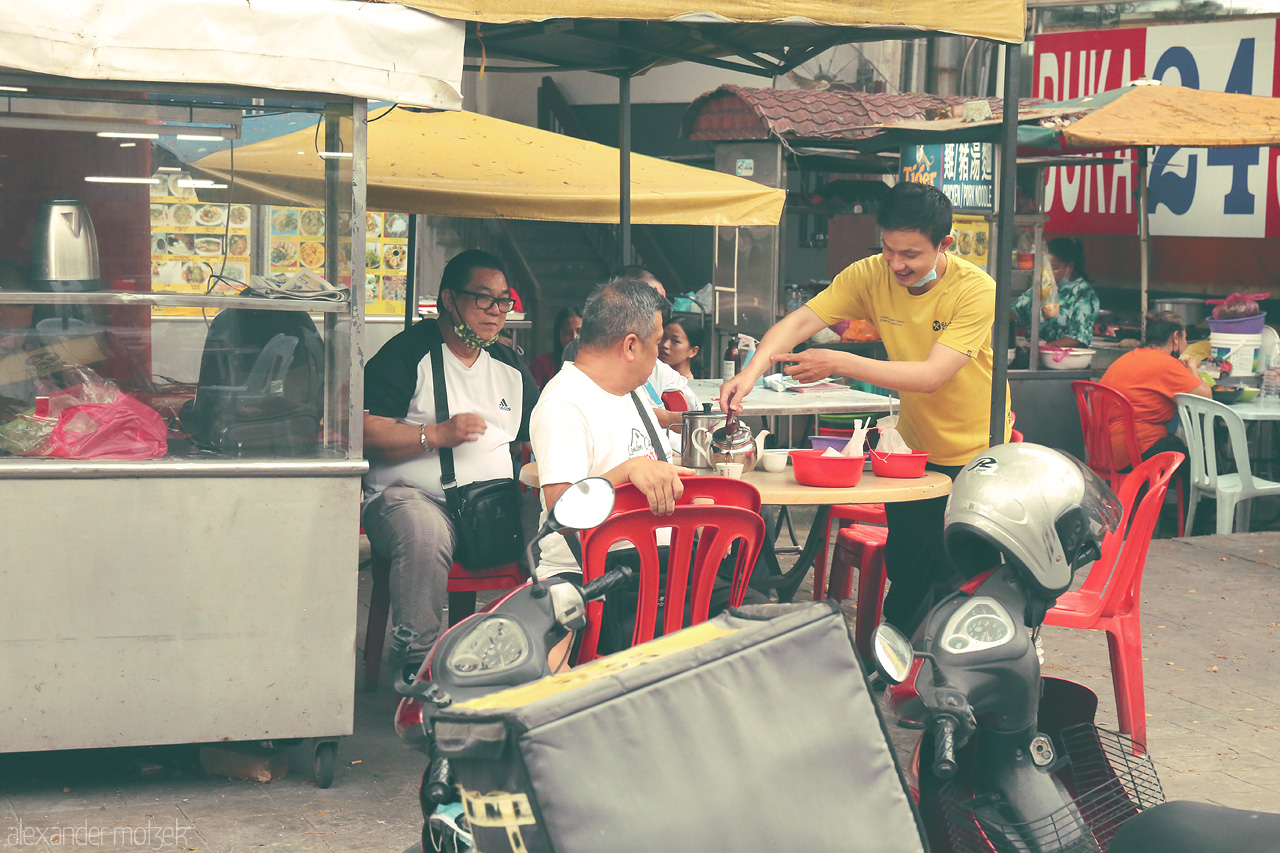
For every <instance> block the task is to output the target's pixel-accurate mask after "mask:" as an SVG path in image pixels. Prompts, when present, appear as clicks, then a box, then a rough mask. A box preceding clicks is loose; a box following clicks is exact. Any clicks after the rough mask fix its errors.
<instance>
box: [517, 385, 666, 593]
mask: <svg viewBox="0 0 1280 853" xmlns="http://www.w3.org/2000/svg"><path fill="white" fill-rule="evenodd" d="M637 394H639V392H638V391H637ZM640 398H641V399H640V402H641V406H640V409H639V410H637V408H636V404H635V402H634V401H633V400H632V398H631V395H630V394H624V395H622V396H618V395H616V394H610V393H609V392H608V391H606V390H604V389H603V388H601V387H600V386H599V385H597V384H596V383H595V382H594V381H593V380H592V379H591V377H589V376H587V374H585V373H583V372H582V371H581V370H579V369H578V367H577V365H575V364H572V363H569V364H566V365H564V367H562V368H560V372H559V373H557V374H556V375H555V376H554V377H553V378H552V379H551V381H550V382H548V383H547V385H546V387H545V388H543V389H542V395H541V396H540V397H539V399H538V405H537V406H535V407H534V409H533V416H532V417H531V418H530V421H529V437H530V440H531V441H532V442H533V456H534V459H535V460H537V463H538V479H539V481H541V482H542V483H546V484H551V483H576V482H577V481H578V480H581V479H584V478H586V477H598V476H600V475H601V474H604V473H605V472H607V471H610V470H612V469H614V468H616V467H618V466H619V465H621V464H622V463H623V462H626V461H627V460H628V459H631V458H634V457H636V456H647V457H649V458H651V459H657V458H659V456H658V454H657V452H655V450H654V447H653V442H652V440H651V439H650V437H649V430H648V429H646V428H645V421H648V422H649V424H650V426H652V427H653V432H654V433H655V434H656V435H657V436H658V441H659V442H660V443H661V445H662V452H663V456H664V457H665V458H666V459H668V460H669V459H670V458H671V448H670V447H669V445H668V444H667V438H666V432H665V431H664V430H663V429H661V428H660V427H659V426H658V422H657V419H656V417H655V415H654V413H653V410H652V409H651V408H650V407H649V406H647V405H644V403H645V400H644V395H643V394H640ZM641 411H643V412H644V416H643V417H644V419H645V420H641V414H640V412H641ZM546 517H547V509H546V506H545V503H544V506H543V508H542V516H541V520H543V521H545V520H546ZM564 570H570V571H580V570H581V569H580V567H579V566H578V562H577V560H575V559H574V558H573V552H571V551H570V550H569V546H568V545H566V544H565V542H564V537H562V536H560V535H559V534H554V533H553V534H551V535H550V536H548V537H547V538H546V539H544V540H542V559H541V560H540V561H539V563H538V572H539V574H543V573H546V574H554V573H556V572H559V571H564Z"/></svg>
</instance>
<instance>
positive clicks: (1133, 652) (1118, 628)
mask: <svg viewBox="0 0 1280 853" xmlns="http://www.w3.org/2000/svg"><path fill="white" fill-rule="evenodd" d="M1184 458H1185V457H1184V456H1183V454H1181V453H1177V452H1175V451H1172V450H1170V451H1166V452H1164V453H1160V454H1158V455H1156V456H1153V457H1151V458H1150V459H1148V460H1146V461H1145V462H1142V463H1140V464H1139V465H1138V467H1137V468H1135V469H1134V470H1133V472H1132V473H1130V474H1129V475H1128V476H1127V477H1125V479H1124V482H1123V483H1122V484H1121V485H1120V493H1119V497H1120V503H1121V505H1122V506H1123V507H1124V521H1123V522H1121V525H1120V529H1119V530H1117V531H1116V532H1114V533H1111V534H1108V536H1107V538H1106V539H1105V540H1104V541H1103V543H1102V556H1101V557H1100V558H1099V559H1098V561H1097V562H1096V563H1094V564H1093V567H1092V568H1091V569H1090V570H1089V575H1088V577H1086V578H1085V581H1084V584H1083V585H1082V586H1081V587H1080V588H1079V589H1078V590H1075V591H1074V592H1066V593H1063V594H1062V595H1061V596H1059V597H1058V601H1057V603H1056V604H1055V605H1054V606H1053V607H1052V608H1051V609H1050V610H1049V612H1048V613H1047V614H1045V619H1044V624H1046V625H1056V626H1059V627H1062V628H1088V629H1093V630H1098V631H1106V632H1107V648H1108V650H1109V651H1110V654H1111V683H1112V687H1113V689H1114V690H1115V694H1116V716H1117V717H1118V718H1119V720H1120V731H1122V732H1124V733H1125V734H1127V735H1129V736H1130V737H1131V738H1133V739H1134V740H1135V741H1137V742H1138V743H1140V744H1142V745H1143V748H1144V749H1145V747H1146V741H1147V713H1146V711H1147V706H1146V700H1145V698H1144V696H1143V692H1142V689H1143V688H1142V624H1141V619H1140V616H1139V612H1138V608H1139V604H1140V598H1139V595H1140V593H1141V587H1142V569H1143V567H1144V566H1145V565H1146V562H1147V548H1148V547H1149V546H1150V545H1151V534H1152V533H1153V532H1154V531H1155V527H1156V519H1157V518H1158V517H1159V516H1160V508H1161V507H1162V506H1163V505H1164V497H1165V493H1166V492H1167V491H1168V489H1169V478H1170V477H1171V476H1173V472H1174V470H1175V469H1177V467H1178V465H1180V464H1181V463H1182V461H1183V459H1184ZM1144 487H1145V494H1142V492H1143V490H1144ZM1140 494H1141V500H1139V495H1140Z"/></svg>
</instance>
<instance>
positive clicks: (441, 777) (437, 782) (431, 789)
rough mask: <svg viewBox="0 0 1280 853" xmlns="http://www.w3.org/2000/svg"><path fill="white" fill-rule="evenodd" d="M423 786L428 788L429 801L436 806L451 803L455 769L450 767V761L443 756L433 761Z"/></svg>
mask: <svg viewBox="0 0 1280 853" xmlns="http://www.w3.org/2000/svg"><path fill="white" fill-rule="evenodd" d="M423 785H424V786H425V787H426V792H425V793H426V795H427V799H428V800H430V801H431V802H433V803H435V804H436V805H443V804H444V803H447V802H449V800H450V798H451V797H452V796H453V768H451V767H450V766H449V759H447V758H444V757H443V756H436V757H435V758H434V759H432V761H431V767H430V769H428V770H427V778H426V779H425V780H424V781H423Z"/></svg>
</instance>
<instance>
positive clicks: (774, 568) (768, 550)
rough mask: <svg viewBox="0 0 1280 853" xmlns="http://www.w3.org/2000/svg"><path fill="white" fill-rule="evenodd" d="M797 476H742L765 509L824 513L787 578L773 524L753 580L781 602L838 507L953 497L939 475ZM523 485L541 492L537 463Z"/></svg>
mask: <svg viewBox="0 0 1280 853" xmlns="http://www.w3.org/2000/svg"><path fill="white" fill-rule="evenodd" d="M792 471H793V469H792V468H791V466H789V465H788V466H787V468H786V470H783V471H779V472H778V473H776V474H771V473H769V472H768V471H765V470H764V469H763V468H757V469H756V470H753V471H748V472H747V473H746V474H744V475H743V476H742V479H743V480H744V481H745V482H748V483H750V484H751V485H753V486H755V487H756V488H757V489H759V490H760V502H761V503H762V504H764V505H765V506H814V507H817V509H818V511H817V513H815V515H814V519H813V524H812V525H810V527H809V535H808V536H807V537H806V538H805V543H804V548H803V549H801V551H800V555H799V556H798V557H796V562H795V565H794V566H792V567H791V569H790V571H787V572H783V571H782V567H781V566H780V565H779V563H778V555H777V552H776V551H775V550H774V547H773V543H774V541H775V540H776V539H777V536H778V530H777V520H776V519H773V520H772V521H771V523H770V524H769V529H768V532H767V534H766V536H765V547H763V548H761V549H760V560H761V561H762V562H763V564H764V566H763V567H764V569H765V571H766V572H767V574H761V573H756V576H753V577H752V579H751V585H752V586H753V587H755V588H756V589H761V590H764V589H774V590H777V593H778V600H779V601H790V600H791V599H792V598H794V597H795V594H796V590H798V589H799V588H800V584H801V583H803V582H804V578H805V575H807V574H808V573H809V569H811V568H812V567H813V561H814V559H815V558H817V556H818V549H819V548H821V547H822V545H823V542H824V541H825V535H824V534H825V531H826V528H827V522H828V520H829V519H830V517H831V507H832V505H833V504H874V503H900V502H904V501H921V500H927V499H929V498H940V497H946V496H947V495H949V494H950V493H951V478H950V477H948V476H947V475H946V474H941V473H939V472H937V471H926V472H925V475H924V476H923V477H919V478H916V479H912V480H903V479H896V478H892V477H877V476H875V475H874V474H872V473H871V472H870V471H867V472H865V473H864V474H863V475H862V480H861V481H859V483H858V485H856V486H852V487H850V488H831V489H828V488H820V487H818V486H802V485H800V484H799V483H797V482H796V478H795V475H794V474H793V473H792ZM520 482H521V483H523V484H524V485H526V486H529V487H530V488H534V489H536V488H539V480H538V465H537V463H536V462H530V463H528V464H527V465H525V466H524V467H523V468H521V469H520Z"/></svg>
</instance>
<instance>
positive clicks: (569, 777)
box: [435, 603, 925, 853]
mask: <svg viewBox="0 0 1280 853" xmlns="http://www.w3.org/2000/svg"><path fill="white" fill-rule="evenodd" d="M435 736H436V738H437V742H438V745H439V748H440V751H441V753H442V754H443V755H445V756H446V757H448V758H449V759H450V760H451V762H452V764H453V769H454V772H455V774H456V779H457V783H458V788H459V790H460V791H461V793H462V796H463V802H464V804H465V806H466V810H467V815H468V818H469V820H470V822H471V828H472V832H473V834H474V837H475V846H476V850H478V851H480V853H506V851H524V850H528V851H530V853H551V851H555V853H601V851H608V853H626V851H636V853H652V851H655V850H662V851H721V850H732V851H754V850H761V851H766V850H767V851H776V850H796V851H799V850H806V851H810V850H812V851H819V850H821V851H826V850H832V851H837V850H838V851H850V853H857V851H867V853H871V851H874V853H900V852H901V853H906V851H914V853H919V851H922V850H924V849H925V845H924V843H923V842H922V840H921V838H922V833H921V831H920V826H919V821H918V817H917V814H916V811H915V806H914V804H913V802H912V800H911V798H910V796H909V795H908V793H907V791H906V790H905V788H904V786H903V783H902V778H901V776H900V774H899V772H898V766H897V760H896V758H895V756H894V753H893V748H892V747H891V745H890V743H889V738H888V735H887V733H886V732H885V730H884V727H883V723H882V721H881V719H880V715H879V713H878V711H877V709H876V706H875V703H874V702H873V701H872V698H871V695H870V692H869V691H868V689H867V685H866V681H865V680H864V679H863V676H862V670H861V668H860V667H859V665H858V661H857V659H856V657H855V656H854V653H853V648H852V645H851V643H850V641H849V633H848V628H847V626H846V625H845V621H844V617H843V615H842V614H841V613H840V610H839V608H837V607H836V606H835V605H833V604H829V603H826V604H794V605H765V606H760V607H749V608H742V609H740V610H734V611H731V612H729V613H726V614H723V615H721V616H718V617H716V618H715V619H712V620H710V621H708V622H703V623H701V624H699V625H694V626H692V627H690V628H686V629H685V630H683V631H680V632H678V633H675V634H671V635H669V636H666V637H660V638H658V639H656V640H653V641H651V642H648V643H644V644H643V645H640V646H636V647H635V648H632V649H628V650H626V651H623V652H619V653H618V654H615V655H611V656H609V657H606V658H601V659H600V660H597V661H593V662H591V663H589V664H586V665H584V666H581V667H578V668H576V669H573V670H570V671H568V672H565V673H561V674H559V675H553V676H549V677H547V678H544V679H542V680H540V681H536V682H533V683H531V684H526V685H523V686H521V687H516V688H512V689H510V690H505V691H502V692H501V693H494V694H491V695H489V696H485V697H482V698H480V699H475V700H471V701H469V702H464V703H460V704H458V705H455V706H453V707H450V708H446V709H444V710H443V711H441V712H440V714H439V716H438V717H437V720H436V723H435Z"/></svg>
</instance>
